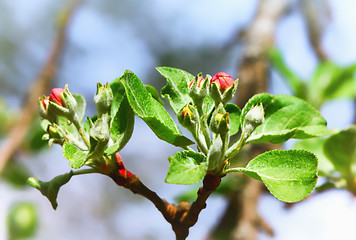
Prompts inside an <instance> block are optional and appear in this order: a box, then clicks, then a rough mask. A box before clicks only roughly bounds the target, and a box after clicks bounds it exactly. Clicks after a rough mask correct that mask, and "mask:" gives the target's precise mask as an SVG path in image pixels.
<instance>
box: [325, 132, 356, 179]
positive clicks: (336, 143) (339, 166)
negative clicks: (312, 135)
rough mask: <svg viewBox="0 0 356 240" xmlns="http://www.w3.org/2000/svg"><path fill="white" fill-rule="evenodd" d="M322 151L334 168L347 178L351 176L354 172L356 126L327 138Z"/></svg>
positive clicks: (355, 162)
mask: <svg viewBox="0 0 356 240" xmlns="http://www.w3.org/2000/svg"><path fill="white" fill-rule="evenodd" d="M324 152H325V155H326V156H327V157H328V158H329V159H330V161H331V162H332V164H333V165H334V167H335V170H337V171H339V172H340V173H342V174H343V175H344V176H345V177H347V178H350V177H353V176H354V175H355V174H356V172H355V166H356V126H352V127H350V128H348V129H346V130H343V131H340V132H338V133H336V134H333V135H332V136H330V137H329V138H327V139H326V140H325V144H324Z"/></svg>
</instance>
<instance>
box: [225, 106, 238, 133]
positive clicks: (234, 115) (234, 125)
mask: <svg viewBox="0 0 356 240" xmlns="http://www.w3.org/2000/svg"><path fill="white" fill-rule="evenodd" d="M225 110H226V112H228V113H229V118H230V129H229V134H230V136H232V135H234V134H236V133H237V132H238V131H239V129H240V116H241V109H240V108H239V107H238V106H236V105H235V104H232V103H228V104H226V105H225Z"/></svg>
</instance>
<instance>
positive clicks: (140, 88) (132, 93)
mask: <svg viewBox="0 0 356 240" xmlns="http://www.w3.org/2000/svg"><path fill="white" fill-rule="evenodd" d="M120 81H122V82H123V83H124V86H125V91H126V95H127V99H128V101H129V103H130V106H131V108H132V110H133V111H134V112H135V113H136V115H137V116H139V117H140V118H142V120H143V121H145V122H146V124H147V125H148V126H149V127H150V128H151V129H152V131H153V132H154V133H155V134H156V135H157V137H158V138H160V139H162V140H164V141H166V142H168V143H170V144H173V145H175V146H180V147H181V146H187V145H191V144H193V142H192V141H191V140H189V139H188V138H186V137H184V136H183V135H182V134H181V132H180V130H179V128H178V127H177V125H176V124H175V122H174V121H173V119H172V118H171V116H170V115H169V114H168V112H167V111H166V110H165V109H164V108H163V106H162V105H161V104H160V103H159V102H157V101H156V100H155V99H154V98H153V97H152V96H151V94H150V93H149V92H147V90H146V88H145V86H144V85H143V84H142V82H141V81H140V79H139V78H138V77H137V76H136V75H135V74H134V73H132V72H131V71H125V73H124V74H123V75H122V76H121V77H120Z"/></svg>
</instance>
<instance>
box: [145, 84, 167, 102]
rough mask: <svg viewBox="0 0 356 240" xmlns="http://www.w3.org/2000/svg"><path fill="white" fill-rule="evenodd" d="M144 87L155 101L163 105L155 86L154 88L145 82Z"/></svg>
mask: <svg viewBox="0 0 356 240" xmlns="http://www.w3.org/2000/svg"><path fill="white" fill-rule="evenodd" d="M145 88H146V90H147V92H149V93H150V94H151V96H152V97H153V98H154V99H156V101H157V102H159V103H160V104H161V105H164V103H163V101H162V100H161V98H160V97H159V93H158V91H157V89H156V88H154V87H153V86H151V85H148V84H145Z"/></svg>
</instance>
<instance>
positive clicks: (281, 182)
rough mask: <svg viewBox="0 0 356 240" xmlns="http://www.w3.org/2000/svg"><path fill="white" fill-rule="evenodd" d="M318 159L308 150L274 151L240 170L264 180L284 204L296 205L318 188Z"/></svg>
mask: <svg viewBox="0 0 356 240" xmlns="http://www.w3.org/2000/svg"><path fill="white" fill-rule="evenodd" d="M317 167H318V160H317V158H316V156H315V155H314V154H312V153H310V152H308V151H305V150H273V151H269V152H265V153H263V154H260V155H258V156H257V157H256V158H254V159H252V160H251V161H250V162H249V163H248V165H247V166H246V168H245V169H243V170H241V171H242V172H245V173H246V174H247V175H249V176H250V177H253V178H255V179H257V180H260V181H262V182H263V183H264V184H265V185H266V187H267V188H268V190H269V191H270V192H271V194H272V195H273V196H275V197H276V198H278V199H279V200H281V201H284V202H297V201H300V200H302V199H303V198H305V197H306V196H307V195H309V194H310V193H311V191H312V190H313V189H314V188H315V185H316V182H317V179H318V176H317Z"/></svg>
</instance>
